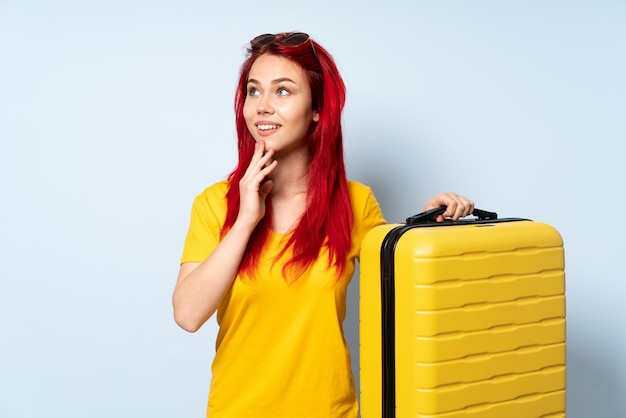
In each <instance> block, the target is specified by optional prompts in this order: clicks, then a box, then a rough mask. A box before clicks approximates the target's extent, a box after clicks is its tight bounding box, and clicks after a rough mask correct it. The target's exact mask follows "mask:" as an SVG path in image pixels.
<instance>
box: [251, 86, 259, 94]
mask: <svg viewBox="0 0 626 418" xmlns="http://www.w3.org/2000/svg"><path fill="white" fill-rule="evenodd" d="M259 94H260V93H259V89H257V88H256V87H253V86H250V87H248V96H258V95H259Z"/></svg>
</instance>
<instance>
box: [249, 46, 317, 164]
mask: <svg viewBox="0 0 626 418" xmlns="http://www.w3.org/2000/svg"><path fill="white" fill-rule="evenodd" d="M243 116H244V118H245V120H246V125H247V126H248V130H249V131H250V133H251V134H252V136H253V137H254V140H255V141H257V142H258V141H259V140H261V139H262V140H264V141H265V142H266V147H267V148H268V149H269V148H272V149H274V150H275V151H276V155H277V156H280V155H284V154H286V153H289V152H291V151H295V150H302V149H303V147H304V144H305V141H304V139H305V137H306V135H307V133H308V132H309V127H310V126H311V123H312V122H317V121H318V120H319V115H318V113H317V112H315V111H314V110H313V109H312V107H311V88H310V87H309V83H308V81H307V79H306V76H305V74H304V70H303V69H302V68H301V67H300V66H299V65H298V64H296V63H295V62H293V61H290V60H288V59H287V58H284V57H280V56H276V55H270V54H264V55H261V56H260V57H259V58H257V60H256V61H255V62H254V64H252V68H251V69H250V74H249V75H248V85H247V95H246V100H245V103H244V106H243Z"/></svg>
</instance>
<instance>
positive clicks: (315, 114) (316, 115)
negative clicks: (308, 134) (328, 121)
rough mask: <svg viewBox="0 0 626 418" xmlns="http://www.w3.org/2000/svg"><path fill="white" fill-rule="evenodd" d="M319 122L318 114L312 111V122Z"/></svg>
mask: <svg viewBox="0 0 626 418" xmlns="http://www.w3.org/2000/svg"><path fill="white" fill-rule="evenodd" d="M319 121H320V114H319V113H318V112H316V111H315V110H314V111H313V122H319Z"/></svg>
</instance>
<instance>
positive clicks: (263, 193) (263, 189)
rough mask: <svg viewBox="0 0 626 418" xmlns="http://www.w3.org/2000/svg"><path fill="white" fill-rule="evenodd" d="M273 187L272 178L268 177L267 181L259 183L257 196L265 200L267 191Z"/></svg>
mask: <svg viewBox="0 0 626 418" xmlns="http://www.w3.org/2000/svg"><path fill="white" fill-rule="evenodd" d="M273 187H274V181H273V180H270V179H268V180H267V181H265V182H264V183H263V184H262V185H261V188H260V189H259V197H260V198H261V199H263V200H265V198H266V197H267V195H268V194H269V192H270V191H271V190H272V188H273Z"/></svg>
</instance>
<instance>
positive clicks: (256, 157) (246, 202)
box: [237, 141, 278, 226]
mask: <svg viewBox="0 0 626 418" xmlns="http://www.w3.org/2000/svg"><path fill="white" fill-rule="evenodd" d="M265 146H266V145H265V141H259V142H257V143H256V144H255V145H254V154H253V155H252V160H251V161H250V164H249V165H248V169H247V170H246V172H245V174H244V175H243V177H242V178H241V180H240V181H239V196H240V201H239V214H238V216H237V221H238V222H244V223H247V224H249V225H253V226H256V224H257V223H258V222H259V221H260V220H261V219H262V218H263V217H264V216H265V209H266V204H265V199H266V198H267V195H268V194H269V192H270V191H271V190H272V187H273V186H274V182H273V181H272V180H271V179H270V178H268V176H269V174H270V173H271V172H272V171H273V170H274V168H276V166H277V165H278V161H276V160H273V159H272V157H273V156H274V150H273V149H266V148H265Z"/></svg>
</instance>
